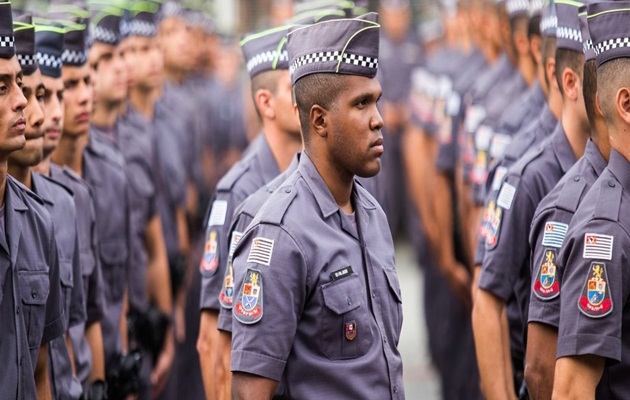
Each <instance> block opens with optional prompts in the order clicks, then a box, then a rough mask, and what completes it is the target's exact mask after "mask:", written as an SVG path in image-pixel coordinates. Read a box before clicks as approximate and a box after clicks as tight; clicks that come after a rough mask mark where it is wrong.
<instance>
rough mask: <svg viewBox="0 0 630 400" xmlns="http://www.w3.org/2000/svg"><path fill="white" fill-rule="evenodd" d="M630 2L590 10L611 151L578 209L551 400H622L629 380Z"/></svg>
mask: <svg viewBox="0 0 630 400" xmlns="http://www.w3.org/2000/svg"><path fill="white" fill-rule="evenodd" d="M629 6H630V3H628V2H602V3H594V4H589V5H588V6H587V7H588V27H589V31H590V34H591V38H592V41H593V47H594V48H595V53H596V60H597V99H598V104H599V105H600V109H601V111H602V112H603V116H604V121H605V122H606V126H607V128H608V135H609V137H610V144H611V147H612V150H611V152H610V153H611V154H610V160H609V163H608V167H607V169H605V170H604V172H602V174H601V175H600V177H599V179H597V181H596V182H595V183H594V184H593V187H592V188H591V190H590V191H589V192H588V193H587V195H586V196H585V197H584V199H583V200H582V202H581V203H580V206H579V207H578V209H577V211H576V212H575V215H574V216H573V219H572V220H571V224H570V227H569V230H568V231H567V234H566V237H565V241H564V244H563V247H562V249H561V250H560V255H559V258H558V263H559V265H561V266H562V276H561V278H562V279H561V281H560V318H559V327H558V352H557V357H558V359H557V361H556V368H555V377H554V383H553V396H554V398H577V397H590V398H595V397H596V398H602V399H623V398H626V397H628V395H629V393H630V385H629V384H630V382H628V380H627V379H625V378H626V377H627V376H628V375H627V373H628V349H629V348H628V344H629V343H630V337H629V336H628V333H629V331H628V329H627V324H628V321H629V319H628V305H627V301H626V299H627V298H628V287H629V285H628V279H627V274H628V267H627V265H628V260H627V249H628V245H629V242H628V234H627V232H628V230H627V229H628V228H627V227H628V226H630V221H629V220H628V216H629V215H630V213H629V212H628V189H627V188H628V187H629V185H630V182H629V180H628V177H629V176H630V175H629V172H630V164H629V163H628V158H629V156H630V155H629V154H628V150H627V138H626V134H627V133H626V132H627V131H628V126H629V125H628V121H630V119H629V118H628V109H627V107H626V106H625V105H624V104H627V99H628V98H629V97H630V88H628V82H629V80H628V71H630V64H629V63H628V57H630V53H629V52H628V48H627V47H625V46H616V45H614V44H615V43H625V42H626V41H627V38H628V35H629V33H630V31H629V29H628V28H629V26H628V20H629V18H630V14H629V13H628V7H629Z"/></svg>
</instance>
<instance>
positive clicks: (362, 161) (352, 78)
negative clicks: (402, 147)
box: [327, 75, 383, 178]
mask: <svg viewBox="0 0 630 400" xmlns="http://www.w3.org/2000/svg"><path fill="white" fill-rule="evenodd" d="M345 79H347V85H348V86H347V89H346V90H344V91H342V92H341V94H339V96H338V98H337V100H336V101H335V103H334V104H333V106H332V107H331V110H328V115H329V118H328V121H327V123H328V125H329V127H328V140H327V146H328V153H329V159H330V160H332V161H333V162H334V163H335V164H336V166H337V168H338V169H339V170H341V171H345V172H347V173H350V174H352V175H357V176H360V177H366V178H367V177H371V176H374V175H376V174H378V172H379V171H380V170H381V156H382V155H383V135H382V133H381V128H382V127H383V119H382V118H381V114H380V113H379V111H378V109H377V102H378V100H379V99H380V97H381V84H380V83H379V82H378V80H376V79H375V78H367V77H363V76H356V75H348V76H346V77H345Z"/></svg>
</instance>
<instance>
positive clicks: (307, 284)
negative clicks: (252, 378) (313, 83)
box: [232, 153, 404, 399]
mask: <svg viewBox="0 0 630 400" xmlns="http://www.w3.org/2000/svg"><path fill="white" fill-rule="evenodd" d="M352 202H353V204H354V206H355V213H354V215H353V216H348V215H345V213H343V211H341V210H340V209H339V206H338V205H337V203H335V200H334V199H333V197H332V195H331V193H330V191H329V189H328V188H327V187H326V185H325V183H324V181H323V180H322V178H321V176H320V175H319V174H318V172H317V170H316V168H315V165H314V164H313V162H312V161H311V160H310V159H309V157H308V156H307V155H306V154H305V153H303V154H302V156H301V158H300V164H299V166H298V170H297V171H295V172H294V173H293V174H292V175H291V176H290V177H289V178H288V179H287V180H286V181H285V183H284V184H283V185H282V186H281V187H280V188H278V190H276V191H275V192H274V193H273V194H272V195H271V197H270V198H269V200H268V201H267V203H266V204H265V206H263V208H262V209H261V210H260V212H259V213H258V214H257V216H256V217H255V218H254V221H253V222H252V224H251V225H250V228H249V229H248V230H247V232H245V234H244V236H243V238H242V240H241V241H240V243H239V245H238V246H237V248H236V252H235V254H234V273H235V278H236V282H237V284H236V286H235V287H236V289H237V291H236V293H238V296H237V298H236V300H235V301H234V309H233V317H234V322H233V325H232V328H233V341H232V371H239V372H246V373H251V374H254V375H258V376H263V377H266V378H268V379H273V380H276V381H280V386H279V388H278V392H277V394H276V397H275V398H279V399H281V398H299V399H321V398H326V399H347V398H356V399H367V398H374V399H402V398H404V388H403V382H402V362H401V357H400V354H399V352H398V349H397V345H398V341H399V339H400V329H401V326H402V307H401V297H400V286H399V283H398V278H397V275H396V269H395V260H394V247H393V243H392V238H391V234H390V232H389V230H388V228H387V226H388V225H387V220H386V218H385V214H384V213H383V211H382V209H381V208H380V206H379V205H378V203H376V201H375V200H374V198H373V197H372V196H371V195H370V194H368V192H367V191H365V190H364V189H363V188H362V187H361V186H360V185H354V188H353V192H352ZM304 227H308V229H304ZM263 307H264V310H263ZM340 368H341V369H340ZM305 371H308V373H307V374H306V375H305ZM340 371H343V372H342V373H340Z"/></svg>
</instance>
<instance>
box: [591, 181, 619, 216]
mask: <svg viewBox="0 0 630 400" xmlns="http://www.w3.org/2000/svg"><path fill="white" fill-rule="evenodd" d="M622 192H623V188H622V187H621V184H620V183H619V182H617V181H615V180H614V179H612V178H609V179H604V180H602V181H601V182H599V193H598V196H597V205H596V206H595V212H594V213H593V218H601V219H607V220H610V221H618V220H619V208H620V207H621V194H622Z"/></svg>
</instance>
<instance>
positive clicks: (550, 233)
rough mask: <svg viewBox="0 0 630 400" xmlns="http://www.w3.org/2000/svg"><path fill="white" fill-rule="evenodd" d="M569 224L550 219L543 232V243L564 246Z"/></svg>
mask: <svg viewBox="0 0 630 400" xmlns="http://www.w3.org/2000/svg"><path fill="white" fill-rule="evenodd" d="M567 229H569V225H567V224H563V223H561V222H555V221H548V222H547V223H546V224H545V232H544V233H543V239H542V245H543V246H547V247H556V248H560V247H562V243H563V242H564V237H565V236H566V234H567Z"/></svg>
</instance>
